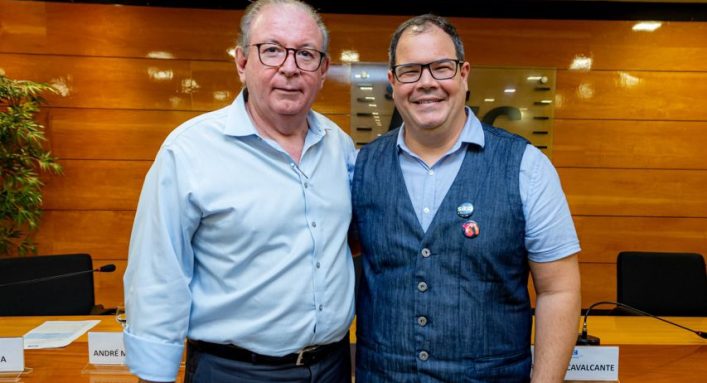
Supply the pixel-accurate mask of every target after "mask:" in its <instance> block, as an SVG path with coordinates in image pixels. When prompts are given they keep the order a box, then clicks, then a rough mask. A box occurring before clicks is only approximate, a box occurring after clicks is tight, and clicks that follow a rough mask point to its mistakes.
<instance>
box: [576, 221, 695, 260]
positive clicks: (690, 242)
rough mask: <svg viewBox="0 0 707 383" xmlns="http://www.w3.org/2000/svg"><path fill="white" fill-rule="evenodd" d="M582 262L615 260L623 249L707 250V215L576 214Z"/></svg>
mask: <svg viewBox="0 0 707 383" xmlns="http://www.w3.org/2000/svg"><path fill="white" fill-rule="evenodd" d="M574 224H575V228H576V229H577V234H578V236H579V240H580V243H581V246H582V252H581V253H580V255H579V259H580V262H592V263H597V262H599V263H612V262H616V256H617V255H618V254H619V252H621V251H666V252H698V253H700V254H707V218H673V217H616V216H606V217H601V216H599V217H588V216H575V217H574Z"/></svg>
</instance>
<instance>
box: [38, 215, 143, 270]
mask: <svg viewBox="0 0 707 383" xmlns="http://www.w3.org/2000/svg"><path fill="white" fill-rule="evenodd" d="M134 218H135V211H133V210H125V211H101V210H45V211H44V212H43V214H42V222H41V224H40V229H39V231H38V232H37V235H36V237H35V239H36V241H37V243H38V253H39V254H47V255H48V254H67V253H89V254H91V257H92V258H93V259H94V260H105V259H126V258H127V256H128V244H129V243H130V232H131V230H132V226H133V219H134Z"/></svg>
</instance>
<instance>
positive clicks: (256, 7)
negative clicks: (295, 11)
mask: <svg viewBox="0 0 707 383" xmlns="http://www.w3.org/2000/svg"><path fill="white" fill-rule="evenodd" d="M270 5H294V6H296V7H299V8H300V9H302V10H304V11H305V12H307V13H308V14H309V15H310V16H312V19H313V20H314V21H315V22H316V23H317V26H318V27H319V31H321V32H322V47H321V48H320V49H321V50H322V51H323V52H327V51H328V49H329V31H328V30H327V28H326V25H324V21H322V18H321V17H320V16H319V14H318V13H317V11H316V10H315V9H314V8H312V6H311V5H309V4H307V3H305V2H302V1H299V0H257V1H253V2H252V3H250V5H248V7H247V8H246V9H245V13H244V14H243V17H242V18H241V31H240V35H239V36H238V46H240V47H241V48H242V49H243V50H244V51H247V49H248V48H247V47H248V44H250V43H251V42H250V27H251V25H252V24H253V20H255V18H256V17H257V16H258V14H259V13H260V11H262V10H263V9H264V8H265V7H267V6H270Z"/></svg>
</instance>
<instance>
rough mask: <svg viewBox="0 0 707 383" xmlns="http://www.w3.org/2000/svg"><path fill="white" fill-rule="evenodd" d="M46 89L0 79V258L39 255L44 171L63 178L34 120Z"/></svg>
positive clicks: (49, 88)
mask: <svg viewBox="0 0 707 383" xmlns="http://www.w3.org/2000/svg"><path fill="white" fill-rule="evenodd" d="M46 91H50V92H55V91H54V89H53V88H52V87H51V86H50V85H48V84H44V83H37V82H32V81H26V80H13V79H9V78H7V77H6V76H5V75H4V74H0V256H2V255H26V254H34V253H36V251H37V250H36V245H35V244H34V242H33V240H32V234H33V233H34V232H35V231H36V230H37V228H38V226H39V218H40V215H41V212H42V210H41V206H42V185H43V184H42V181H41V180H40V179H39V172H40V171H49V172H52V173H55V174H59V173H61V166H60V165H59V164H58V163H57V159H56V158H55V157H53V156H52V155H51V153H50V152H49V151H48V150H46V149H45V148H44V146H43V143H44V141H46V138H45V136H44V126H42V125H41V124H39V123H38V122H37V121H36V120H35V114H36V113H37V112H38V111H39V105H40V104H41V103H43V102H44V99H43V98H42V97H41V93H43V92H46Z"/></svg>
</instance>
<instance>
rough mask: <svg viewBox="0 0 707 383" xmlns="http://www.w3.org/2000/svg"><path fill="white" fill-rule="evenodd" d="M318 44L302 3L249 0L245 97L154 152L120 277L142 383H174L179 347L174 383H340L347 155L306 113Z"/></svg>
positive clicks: (321, 68) (322, 65)
mask: <svg viewBox="0 0 707 383" xmlns="http://www.w3.org/2000/svg"><path fill="white" fill-rule="evenodd" d="M326 49H327V33H326V28H325V27H324V25H323V23H322V22H321V19H320V18H319V17H318V16H317V15H316V13H314V11H313V10H312V9H311V7H309V6H308V5H306V4H304V3H301V2H299V1H295V0H285V1H272V0H265V1H263V0H261V1H258V2H255V3H252V4H251V6H249V8H248V9H246V12H245V15H244V17H243V20H242V22H241V38H240V41H239V45H238V48H237V49H236V66H237V69H238V74H239V77H240V79H241V82H242V83H244V85H245V90H244V91H243V92H241V94H240V95H239V96H238V97H237V99H236V100H235V101H234V102H233V104H232V105H230V106H227V107H225V108H223V109H221V110H217V111H214V112H211V113H207V114H204V115H202V116H199V117H196V118H194V119H192V120H190V121H188V122H186V123H184V124H183V125H182V126H180V127H179V128H177V129H176V130H175V131H173V132H172V133H171V134H170V135H169V137H168V138H167V139H166V141H165V142H164V144H163V145H162V147H161V149H160V151H159V153H158V154H157V158H156V160H155V163H154V164H153V166H152V168H151V169H150V171H149V173H148V174H147V177H146V179H145V184H144V186H143V190H142V194H141V196H140V203H139V205H138V209H137V215H136V217H135V224H134V227H133V232H132V238H131V241H130V254H129V260H128V268H127V271H126V274H125V279H124V282H125V304H126V311H127V317H128V324H127V327H126V328H125V337H124V339H125V345H126V350H127V364H128V365H129V367H130V369H131V371H132V372H133V373H135V374H136V375H138V376H139V377H140V378H141V379H143V380H149V381H174V380H175V378H176V376H177V373H178V369H179V362H180V360H181V358H182V354H183V350H184V343H185V339H188V342H187V366H186V373H185V376H186V379H185V380H186V382H193V383H201V382H209V383H215V382H231V381H248V382H270V381H291V382H320V383H339V382H342V381H346V380H350V377H351V373H350V366H349V352H348V338H347V337H346V334H347V331H348V328H349V326H350V324H351V321H352V319H353V311H354V309H353V298H354V294H353V290H354V272H353V263H352V259H351V252H350V250H349V247H348V245H347V242H346V240H347V231H348V227H349V222H350V219H351V201H350V198H351V196H350V190H349V177H348V170H349V169H350V167H351V165H352V164H351V160H352V158H353V156H354V150H355V149H354V146H353V142H352V140H351V138H350V137H349V136H347V135H346V134H345V133H344V132H343V131H341V129H339V128H338V127H337V126H336V125H335V124H334V123H333V122H331V121H330V120H328V119H327V118H325V117H324V116H322V115H320V114H318V113H316V112H313V111H312V110H311V109H310V108H311V105H312V103H313V102H314V99H315V98H316V95H317V93H318V91H319V89H320V88H321V86H322V84H323V82H324V77H325V75H326V71H327V68H328V64H329V61H328V57H327V56H326V53H325V52H326ZM290 53H292V54H290Z"/></svg>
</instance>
